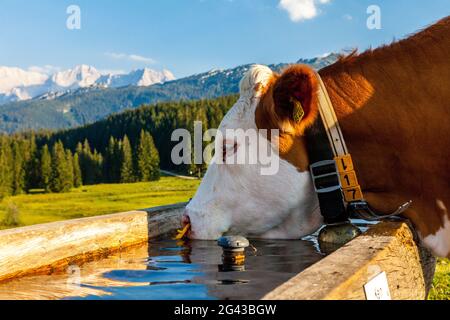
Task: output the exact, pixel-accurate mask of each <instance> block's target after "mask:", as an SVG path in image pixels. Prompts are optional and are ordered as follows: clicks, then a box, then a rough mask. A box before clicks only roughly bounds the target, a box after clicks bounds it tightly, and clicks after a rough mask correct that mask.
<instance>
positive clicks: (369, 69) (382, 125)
mask: <svg viewBox="0 0 450 320" xmlns="http://www.w3.org/2000/svg"><path fill="white" fill-rule="evenodd" d="M311 74H312V71H311V70H310V69H309V68H308V67H306V66H294V67H291V68H289V69H287V70H286V71H285V72H284V73H283V74H282V75H281V76H278V75H275V76H274V78H273V81H272V82H271V83H270V84H269V86H268V87H266V88H265V90H266V92H265V94H264V95H263V97H262V100H261V102H260V104H259V105H258V107H257V110H256V123H257V126H258V128H266V129H271V128H279V129H280V131H281V135H280V155H281V157H283V158H285V159H287V160H288V161H290V162H291V163H292V164H294V165H295V166H297V168H298V169H299V170H301V171H306V170H307V168H308V165H309V162H308V157H307V155H306V148H305V141H304V139H303V132H304V129H305V128H306V127H308V126H309V125H310V124H311V123H313V121H314V120H315V118H316V117H317V93H316V90H317V81H316V80H315V79H314V77H313V76H311ZM320 75H321V77H322V79H323V81H324V83H325V86H326V87H327V90H328V93H329V96H330V99H331V101H332V103H333V106H334V108H335V110H336V114H337V116H338V119H339V122H340V125H341V127H342V131H343V133H344V137H345V140H346V142H347V145H348V148H349V151H350V153H351V154H352V156H353V161H354V162H355V166H356V170H357V174H358V178H359V180H360V184H361V186H362V188H363V192H364V195H365V197H366V199H367V200H368V201H369V202H370V204H371V205H372V206H374V207H375V208H376V209H378V210H380V211H382V212H385V213H388V212H391V211H393V210H395V209H396V208H397V207H398V206H399V205H400V204H403V203H405V202H406V201H408V200H413V206H412V208H411V209H410V210H409V211H408V212H407V213H406V214H405V215H406V216H407V217H408V218H410V219H411V220H412V222H413V223H414V224H415V226H416V227H417V229H418V231H419V232H420V234H421V236H422V237H426V236H428V235H433V234H435V233H436V232H437V231H438V230H439V229H440V228H442V227H443V224H444V217H445V216H447V217H448V219H449V220H450V216H449V213H448V211H447V210H446V207H447V208H448V207H449V206H450V162H449V159H450V17H447V18H445V19H443V20H441V21H439V22H438V23H436V24H435V25H433V26H431V27H429V28H427V29H425V30H424V31H422V32H419V33H417V34H415V35H413V36H411V37H409V38H408V39H405V40H402V41H399V42H396V43H393V44H391V45H389V46H384V47H381V48H378V49H375V50H369V51H366V52H364V53H362V54H360V55H358V54H356V53H352V54H351V55H349V56H347V57H343V58H341V59H340V61H338V62H337V63H335V64H334V65H332V66H329V67H327V68H325V69H322V70H321V71H320ZM305 82H307V83H305ZM295 88H297V89H295ZM308 90H310V91H309V92H308ZM277 93H278V95H277ZM289 95H291V96H292V95H294V96H295V97H296V98H297V99H299V100H302V99H303V100H304V101H302V104H303V105H304V109H305V112H306V116H305V120H304V121H302V123H301V124H295V123H293V122H292V121H291V119H290V118H289V115H290V114H291V112H292V111H291V106H290V105H289ZM305 97H306V98H305ZM274 100H275V101H274Z"/></svg>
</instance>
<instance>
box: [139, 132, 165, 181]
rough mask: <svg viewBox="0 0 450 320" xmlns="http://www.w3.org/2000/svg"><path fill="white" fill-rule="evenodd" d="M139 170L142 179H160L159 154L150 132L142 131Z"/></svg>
mask: <svg viewBox="0 0 450 320" xmlns="http://www.w3.org/2000/svg"><path fill="white" fill-rule="evenodd" d="M137 158H138V159H137V169H138V170H137V172H138V177H139V180H140V181H154V180H158V179H159V177H160V174H159V154H158V150H156V147H155V143H154V142H153V137H152V136H151V135H150V133H148V132H145V131H144V130H142V131H141V135H140V140H139V147H138V150H137Z"/></svg>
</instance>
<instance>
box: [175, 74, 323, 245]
mask: <svg viewBox="0 0 450 320" xmlns="http://www.w3.org/2000/svg"><path fill="white" fill-rule="evenodd" d="M317 115H318V108H317V80H316V75H315V73H314V71H313V70H311V69H310V68H309V67H307V66H293V67H290V68H288V69H287V70H286V71H285V72H284V73H283V74H282V75H277V74H275V73H273V72H272V71H271V70H270V69H269V68H267V67H265V66H260V65H255V66H252V67H251V68H250V70H249V71H248V72H247V73H246V75H245V76H244V77H243V79H242V81H241V83H240V98H239V100H238V102H237V103H236V104H235V105H234V106H233V108H232V109H231V110H230V111H229V113H228V114H227V115H226V116H225V117H224V119H223V121H222V123H221V125H220V127H219V131H220V132H221V133H222V135H223V136H224V137H225V138H223V139H221V140H220V141H218V139H216V155H215V158H214V160H213V161H212V163H211V165H210V166H209V168H208V171H207V173H206V175H205V177H204V179H203V181H202V183H201V185H200V187H199V189H198V191H197V193H196V195H195V197H194V198H193V199H192V201H191V202H190V203H189V205H188V206H187V209H186V213H185V216H184V218H183V221H184V223H187V222H190V223H191V233H190V237H191V238H194V239H204V240H215V239H217V238H219V237H220V236H222V235H223V234H227V233H232V234H240V235H246V236H252V237H259V238H272V239H298V238H300V237H302V236H305V235H308V234H311V233H313V232H314V231H316V230H317V229H318V228H319V227H320V226H321V224H322V218H321V216H320V212H319V209H318V200H317V197H316V195H315V193H314V188H313V185H312V181H311V177H310V174H309V170H308V166H309V162H308V157H307V153H306V148H305V140H304V137H303V134H304V131H305V129H306V128H307V127H308V126H310V125H311V124H312V123H313V122H314V120H315V119H316V117H317ZM228 129H242V131H246V130H254V131H255V132H257V134H258V142H257V143H255V141H248V140H246V139H244V140H239V141H238V140H236V139H234V138H233V139H228V138H227V134H226V132H227V130H228ZM262 129H267V130H273V129H275V130H279V134H278V135H272V134H267V135H266V134H262V132H263V131H265V130H262ZM258 144H259V148H261V145H264V144H265V145H266V146H267V147H268V148H272V149H271V150H279V152H278V153H277V152H272V153H271V154H270V156H269V158H270V161H272V162H277V172H276V173H275V174H262V169H263V167H264V165H263V164H261V163H260V162H259V161H258V162H257V163H256V164H255V163H240V164H234V163H233V164H229V162H228V161H227V159H230V158H233V159H236V157H237V158H239V157H240V156H243V158H245V159H247V160H248V157H249V156H250V157H251V156H252V155H255V154H258V150H259V149H258ZM217 148H219V149H218V150H219V152H217ZM242 153H246V154H242ZM219 157H220V158H222V157H223V160H224V161H223V162H224V163H222V161H217V160H219Z"/></svg>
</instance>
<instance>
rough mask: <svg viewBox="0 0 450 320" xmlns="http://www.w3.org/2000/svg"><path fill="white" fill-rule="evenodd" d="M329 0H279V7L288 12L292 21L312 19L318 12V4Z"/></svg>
mask: <svg viewBox="0 0 450 320" xmlns="http://www.w3.org/2000/svg"><path fill="white" fill-rule="evenodd" d="M330 1H331V0H280V4H279V7H280V8H281V9H283V10H285V11H287V12H288V13H289V17H290V18H291V20H292V21H294V22H299V21H303V20H309V19H313V18H314V17H316V16H317V15H318V14H319V9H318V6H319V5H321V4H325V3H329V2H330Z"/></svg>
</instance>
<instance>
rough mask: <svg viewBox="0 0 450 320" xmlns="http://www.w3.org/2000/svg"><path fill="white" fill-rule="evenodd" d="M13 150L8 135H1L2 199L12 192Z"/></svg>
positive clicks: (0, 168) (0, 191)
mask: <svg viewBox="0 0 450 320" xmlns="http://www.w3.org/2000/svg"><path fill="white" fill-rule="evenodd" d="M12 163H13V159H12V151H11V145H10V141H9V139H8V137H6V136H2V137H0V199H2V198H4V197H7V196H9V195H11V194H12V191H13V185H12V184H13V171H12Z"/></svg>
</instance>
